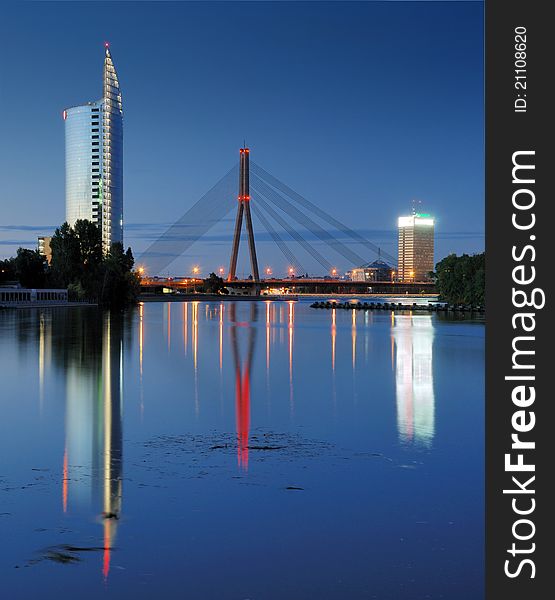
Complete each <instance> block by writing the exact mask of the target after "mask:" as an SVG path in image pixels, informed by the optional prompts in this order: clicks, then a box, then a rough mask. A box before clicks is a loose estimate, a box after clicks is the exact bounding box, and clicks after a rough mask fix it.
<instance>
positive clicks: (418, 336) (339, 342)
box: [140, 300, 435, 469]
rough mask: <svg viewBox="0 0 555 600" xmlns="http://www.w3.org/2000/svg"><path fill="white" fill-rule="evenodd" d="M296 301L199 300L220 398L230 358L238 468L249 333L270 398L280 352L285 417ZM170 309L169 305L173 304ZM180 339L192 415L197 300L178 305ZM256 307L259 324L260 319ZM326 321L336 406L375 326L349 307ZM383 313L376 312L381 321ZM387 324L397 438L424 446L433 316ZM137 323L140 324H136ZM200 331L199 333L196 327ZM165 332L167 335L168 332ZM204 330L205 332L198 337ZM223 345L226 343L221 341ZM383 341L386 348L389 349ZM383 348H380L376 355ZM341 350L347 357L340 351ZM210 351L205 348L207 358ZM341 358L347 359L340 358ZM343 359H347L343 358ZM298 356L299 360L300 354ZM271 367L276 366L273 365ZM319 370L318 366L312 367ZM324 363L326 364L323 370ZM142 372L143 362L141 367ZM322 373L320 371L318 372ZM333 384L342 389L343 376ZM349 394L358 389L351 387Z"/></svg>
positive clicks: (430, 428) (396, 318)
mask: <svg viewBox="0 0 555 600" xmlns="http://www.w3.org/2000/svg"><path fill="white" fill-rule="evenodd" d="M299 306H302V305H298V303H295V302H293V301H291V302H282V301H280V302H275V301H274V302H272V301H269V300H268V301H265V302H262V303H259V302H240V303H234V302H219V303H205V304H204V309H203V310H202V315H203V319H205V320H207V321H217V366H218V369H219V372H220V386H221V397H222V398H223V397H224V395H225V380H224V378H223V373H224V357H225V356H226V355H227V354H226V347H227V348H229V351H230V355H231V358H232V361H233V377H234V389H235V414H236V428H237V454H238V463H239V466H240V467H241V468H242V469H246V468H247V466H248V436H249V428H250V421H251V417H250V414H251V402H252V401H253V399H252V398H251V394H252V386H251V373H252V371H253V360H254V355H255V347H256V343H255V342H256V338H257V336H258V335H262V336H263V338H264V343H265V344H264V345H265V348H264V354H265V356H264V362H265V372H266V389H267V393H268V395H269V380H270V365H271V364H272V357H271V355H272V349H273V347H274V344H276V343H279V345H280V346H281V347H282V348H284V349H286V353H285V356H284V358H285V357H286V358H287V369H288V384H289V390H288V391H289V410H290V414H291V416H293V415H294V409H295V390H294V373H295V311H296V307H299ZM174 308H175V307H174ZM165 310H166V313H165V314H166V321H165V322H164V325H163V326H164V329H166V330H167V327H168V322H169V319H170V313H169V311H167V309H165ZM182 311H183V323H182V329H183V344H184V353H185V356H186V355H187V352H188V348H189V346H190V347H191V349H192V354H193V356H192V363H193V372H194V389H195V413H196V414H197V415H198V413H199V410H200V407H199V404H198V402H199V399H198V377H199V360H200V356H199V318H200V316H199V302H196V301H195V302H183V308H182ZM259 311H262V322H261V323H258V321H259V314H258V313H259ZM326 314H327V315H329V318H330V326H329V329H328V331H329V336H330V355H331V356H330V359H328V360H330V363H327V364H328V365H330V366H331V376H332V386H331V392H332V396H333V404H334V406H336V401H335V395H336V391H337V390H336V378H337V376H341V371H339V372H338V373H336V371H337V369H345V368H346V367H347V365H348V368H349V370H351V371H352V373H353V380H352V381H353V383H352V385H353V386H356V379H355V377H354V375H355V373H356V371H357V370H358V369H360V368H363V367H362V363H363V362H364V363H365V364H366V363H367V362H368V360H371V354H372V350H371V345H372V338H373V336H372V330H373V327H374V325H375V324H376V316H375V315H374V314H372V313H369V312H365V313H364V314H362V313H358V312H357V311H356V310H354V309H353V310H352V311H350V312H349V313H346V312H344V311H337V310H336V309H331V310H330V311H329V312H328V313H326ZM383 316H384V315H380V320H381V319H382V317H383ZM387 318H388V319H389V320H390V321H389V325H390V328H391V335H390V339H391V343H390V345H389V344H388V347H387V349H386V351H387V354H389V353H391V364H392V368H393V369H394V377H395V398H396V413H397V430H398V437H399V440H400V441H401V442H402V443H407V444H408V443H415V444H419V445H422V446H430V445H431V443H432V441H433V438H434V434H435V425H434V423H435V398H434V386H433V358H432V357H433V339H434V325H433V322H434V318H435V317H434V316H432V315H414V314H410V315H396V314H395V313H394V312H391V313H390V316H388V317H387ZM140 327H142V325H140ZM202 329H203V328H202ZM203 331H206V330H204V329H203ZM167 335H168V337H169V334H167ZM205 335H206V334H205ZM228 344H229V345H228ZM347 344H348V350H347V347H346V345H347ZM389 346H390V347H389ZM340 349H341V350H340ZM381 351H382V350H380V352H381ZM347 352H348V354H347ZM361 352H362V354H360V356H358V355H357V353H361ZM210 356H211V354H210V353H209V357H208V358H209V360H212V359H211V358H210ZM347 357H348V358H347ZM345 359H346V360H345ZM300 360H303V358H302V357H301V358H300ZM272 366H273V367H274V371H275V370H276V369H279V368H280V365H279V364H278V363H276V364H275V365H272ZM318 368H319V369H320V370H321V369H322V364H321V363H319V364H318ZM326 368H329V367H326ZM141 372H142V366H141ZM321 375H323V372H321ZM338 389H342V390H345V389H346V388H345V381H344V380H342V383H341V386H340V388H338ZM353 393H354V394H355V395H356V396H360V393H357V392H356V389H353Z"/></svg>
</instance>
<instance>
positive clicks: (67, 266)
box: [50, 220, 139, 306]
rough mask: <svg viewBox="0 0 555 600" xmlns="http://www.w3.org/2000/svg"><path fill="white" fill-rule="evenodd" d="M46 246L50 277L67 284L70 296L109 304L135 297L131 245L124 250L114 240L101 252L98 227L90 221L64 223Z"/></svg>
mask: <svg viewBox="0 0 555 600" xmlns="http://www.w3.org/2000/svg"><path fill="white" fill-rule="evenodd" d="M50 246H51V248H52V261H51V265H50V267H51V269H50V277H51V280H52V281H53V282H56V284H57V285H59V286H62V287H67V288H68V289H69V291H70V292H71V294H72V296H75V297H77V298H79V299H87V300H92V301H96V302H99V303H100V304H105V305H111V306H125V305H127V304H129V303H131V302H134V301H135V300H136V298H137V295H138V292H139V278H138V276H137V275H136V274H135V273H134V272H133V265H134V263H135V260H134V258H133V253H132V252H131V248H128V249H127V251H126V252H124V251H123V245H122V244H121V243H119V242H118V243H114V244H112V247H111V248H110V251H109V252H108V253H107V254H106V255H104V254H103V252H102V235H101V232H100V229H99V228H98V227H97V226H96V225H95V224H94V223H92V222H91V221H87V220H78V221H76V222H75V225H74V226H73V227H70V226H69V225H68V224H67V223H64V224H63V225H62V226H61V227H60V228H58V229H56V232H55V233H54V236H53V237H52V242H51V244H50Z"/></svg>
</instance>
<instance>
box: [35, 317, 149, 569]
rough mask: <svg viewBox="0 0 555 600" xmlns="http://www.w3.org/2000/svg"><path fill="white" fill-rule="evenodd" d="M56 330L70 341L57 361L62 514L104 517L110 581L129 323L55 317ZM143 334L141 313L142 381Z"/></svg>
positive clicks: (118, 511)
mask: <svg viewBox="0 0 555 600" xmlns="http://www.w3.org/2000/svg"><path fill="white" fill-rule="evenodd" d="M60 317H61V318H60ZM51 325H52V329H53V331H54V335H55V336H66V338H65V339H66V340H68V342H67V343H66V344H64V345H63V346H59V348H58V351H57V352H56V355H55V356H56V363H57V366H58V367H61V368H63V370H64V372H65V374H66V375H65V388H66V411H65V413H66V414H65V444H64V452H63V459H62V472H63V477H62V490H61V495H62V509H63V512H64V513H71V511H72V510H76V511H79V510H86V511H89V510H90V509H91V508H93V510H95V512H96V513H97V514H98V515H99V517H98V518H99V521H100V522H101V523H102V527H103V530H104V531H103V563H102V572H103V575H104V577H105V578H107V577H108V573H109V570H110V558H111V551H112V548H113V546H114V543H115V538H116V533H117V527H118V520H119V518H120V515H121V510H122V496H123V487H122V469H123V444H122V399H123V393H122V392H123V337H124V334H123V332H124V319H123V317H122V315H119V314H114V313H104V314H102V316H101V318H99V319H83V318H82V316H81V315H77V314H76V313H73V314H71V313H69V314H64V315H62V314H59V313H58V314H57V313H53V314H52V321H51ZM142 328H143V325H142V310H140V311H139V332H140V335H139V347H140V357H141V375H142V334H143V332H142ZM42 331H43V329H42V328H41V329H40V335H41V337H42ZM39 347H40V345H39Z"/></svg>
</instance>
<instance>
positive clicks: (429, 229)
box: [397, 213, 434, 282]
mask: <svg viewBox="0 0 555 600" xmlns="http://www.w3.org/2000/svg"><path fill="white" fill-rule="evenodd" d="M433 270H434V219H433V218H432V217H431V216H430V215H427V214H421V213H415V214H412V215H411V216H410V217H399V261H398V271H397V279H399V280H400V281H405V282H411V281H428V280H429V279H430V272H431V271H433Z"/></svg>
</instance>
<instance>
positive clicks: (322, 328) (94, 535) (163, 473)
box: [0, 300, 483, 600]
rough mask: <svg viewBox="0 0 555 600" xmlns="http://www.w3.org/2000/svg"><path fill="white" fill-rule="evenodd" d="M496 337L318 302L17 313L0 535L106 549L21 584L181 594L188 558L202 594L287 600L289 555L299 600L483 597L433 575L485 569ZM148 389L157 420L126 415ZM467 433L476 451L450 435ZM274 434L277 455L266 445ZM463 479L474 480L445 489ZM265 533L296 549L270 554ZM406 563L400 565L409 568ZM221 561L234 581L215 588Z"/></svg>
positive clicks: (7, 321) (448, 577) (10, 321)
mask: <svg viewBox="0 0 555 600" xmlns="http://www.w3.org/2000/svg"><path fill="white" fill-rule="evenodd" d="M257 313H258V314H257ZM481 331H482V328H481V327H476V326H475V325H471V324H468V323H446V322H443V320H442V317H441V316H438V315H426V316H419V315H410V314H409V313H401V314H394V313H391V312H385V311H375V312H371V311H367V312H363V311H353V310H341V309H333V310H330V311H315V310H313V309H311V308H310V306H309V303H308V302H303V301H300V302H298V303H289V302H277V301H273V302H272V301H270V300H266V301H262V302H258V303H252V302H249V301H238V302H229V301H225V302H195V303H193V302H184V303H183V304H179V303H176V302H174V304H173V305H172V306H171V308H168V307H167V306H165V305H164V304H163V303H151V304H144V305H139V306H138V308H137V310H135V311H134V313H132V314H130V315H129V317H127V316H125V315H124V316H122V315H118V314H108V313H103V312H102V311H100V310H97V309H94V308H91V309H86V308H75V309H73V308H72V309H48V310H43V311H40V310H34V311H23V310H22V311H18V312H17V314H16V313H12V312H4V313H0V350H1V351H2V356H3V360H4V361H5V364H6V365H9V366H8V368H6V369H5V371H6V373H5V376H4V379H3V385H4V386H5V389H6V392H7V393H5V394H4V396H5V397H6V398H7V399H6V400H4V398H3V401H4V405H3V406H4V407H5V409H6V410H5V419H4V424H5V428H4V430H3V431H2V435H0V448H1V450H2V455H3V456H7V457H9V459H10V460H8V461H6V462H7V467H4V468H7V469H10V470H9V471H7V472H6V471H4V470H3V471H2V475H3V476H5V477H7V479H8V482H7V484H6V485H7V486H9V488H10V491H6V492H5V498H6V499H7V500H8V501H11V503H12V506H7V507H6V508H2V512H4V511H6V512H4V514H5V515H6V514H7V512H8V511H9V512H10V513H11V515H10V516H9V517H8V516H5V517H3V518H2V519H0V525H2V526H3V527H5V528H6V529H7V535H6V536H5V539H7V540H13V541H14V542H17V547H15V548H14V547H13V544H12V543H11V542H10V544H4V547H3V551H0V555H1V557H2V560H0V562H4V563H5V564H8V563H9V564H10V565H11V564H17V563H19V564H23V563H22V561H23V560H27V559H28V558H31V559H33V560H34V557H35V554H34V553H35V552H36V551H41V552H42V550H41V549H43V548H45V547H46V545H47V544H48V545H49V546H50V544H56V547H58V546H59V545H61V543H63V542H67V543H70V544H72V546H73V545H74V546H75V547H77V548H84V551H85V550H98V553H95V552H90V553H88V554H86V555H83V557H82V562H81V564H80V565H76V566H75V568H72V567H68V568H65V567H59V565H52V566H50V563H46V562H44V561H43V560H41V561H40V564H39V563H35V564H36V565H37V566H36V567H33V569H31V568H29V570H26V571H24V570H23V569H21V570H19V569H13V568H11V567H10V568H9V569H7V570H6V576H7V577H11V579H8V580H7V583H6V579H5V577H4V574H3V576H2V580H3V585H4V589H6V590H7V594H8V596H10V597H13V596H14V593H15V592H12V590H16V589H17V586H18V585H24V586H26V589H25V590H24V591H23V592H22V594H21V596H22V597H23V596H24V597H29V598H34V597H41V598H42V597H44V598H47V597H48V598H51V597H54V596H55V593H57V592H58V590H57V589H56V590H55V589H53V587H52V588H51V589H50V590H47V593H46V594H45V593H43V589H42V588H43V587H44V588H46V587H47V585H48V583H49V582H51V581H52V579H51V577H52V575H50V573H51V572H52V573H54V570H56V571H55V572H56V577H58V569H62V570H64V573H63V575H59V577H60V579H59V580H58V581H59V582H61V583H60V585H63V586H64V590H65V592H66V595H69V596H71V597H73V596H79V595H82V597H83V598H85V597H86V598H89V597H91V598H92V597H100V596H102V597H110V598H112V597H118V596H119V595H121V590H122V589H126V590H127V591H128V592H129V594H130V595H131V596H137V597H138V596H141V597H153V596H155V595H156V594H159V595H161V596H162V597H175V596H176V594H177V595H178V594H179V591H176V590H182V591H183V582H182V579H183V577H182V576H183V573H181V572H180V569H179V568H178V569H176V564H178V563H179V564H183V565H187V569H188V570H189V571H190V574H191V577H187V585H188V586H190V589H189V588H188V589H187V590H186V591H185V593H186V594H187V595H188V596H189V597H192V598H205V597H214V598H227V597H234V598H235V597H237V598H246V597H264V598H266V597H269V596H268V593H269V592H268V587H267V581H269V580H270V578H271V579H272V581H273V580H274V579H275V581H277V582H278V584H276V589H275V594H274V595H272V598H274V597H276V598H278V597H280V598H281V597H292V598H293V597H297V596H296V595H295V592H294V591H291V589H282V588H280V587H279V581H280V580H279V577H280V573H283V572H284V569H287V566H288V564H286V563H287V561H289V562H291V561H293V562H295V563H296V564H302V565H303V568H302V569H301V571H300V572H301V579H300V580H299V585H300V586H302V587H300V588H299V589H304V590H309V591H310V590H311V589H313V590H314V594H313V595H314V596H315V597H321V596H322V593H324V595H326V597H329V598H330V600H331V599H334V600H335V599H343V598H346V597H349V598H351V597H352V598H355V597H359V596H361V595H364V593H367V591H368V589H369V586H377V587H375V589H374V592H375V595H376V596H377V597H380V598H386V597H388V598H389V597H392V596H391V592H392V588H391V585H392V583H391V582H392V581H393V580H394V581H395V582H396V583H395V589H394V590H393V592H392V593H393V595H394V596H395V590H397V592H399V593H398V594H397V596H395V597H398V598H399V600H401V598H403V599H407V598H417V597H418V598H420V597H422V598H423V597H425V596H426V595H428V596H429V597H440V596H441V594H443V595H447V596H448V597H449V598H452V600H455V598H457V600H458V599H459V598H470V597H472V598H478V597H479V594H477V593H474V592H475V591H476V590H475V589H474V588H472V589H470V591H469V589H468V586H467V589H465V590H464V592H465V593H464V594H457V593H451V591H452V589H454V587H452V586H451V587H444V589H442V590H439V589H438V587H437V586H436V587H430V583H429V582H430V581H433V580H434V576H435V574H436V573H438V572H441V573H442V578H441V582H440V583H441V585H443V583H444V582H445V581H452V582H460V581H465V582H466V581H467V580H468V579H469V576H468V573H469V572H470V573H471V576H472V578H474V579H473V580H475V581H477V580H478V579H477V577H478V575H480V569H481V564H482V556H481V554H480V552H481V550H480V549H481V547H482V541H483V540H482V538H481V524H482V523H481V511H482V504H481V500H482V497H481V485H482V475H483V473H482V472H481V470H480V469H481V468H482V467H481V465H482V462H483V461H482V450H483V447H482V437H481V433H482V432H481V430H480V423H481V421H480V419H481V415H482V412H483V404H482V400H483V399H482V397H481V393H482V381H481V374H482V371H481V369H482V360H483V334H482V333H481ZM454 333H456V335H454ZM131 337H134V338H135V340H134V343H131V342H132V340H131ZM168 347H169V354H168V352H167V350H168ZM122 359H123V364H124V365H125V394H126V396H127V398H126V400H125V402H126V403H127V406H126V408H127V409H128V410H127V411H126V415H125V419H126V421H125V424H124V425H123V427H124V428H125V439H126V442H125V448H123V445H124V444H123V440H122V420H123V418H124V416H123V406H122V405H123V402H124V400H123V398H124V395H123V391H122V382H123V377H124V373H123V370H124V369H123V367H122ZM434 374H435V379H434ZM22 382H24V383H25V385H22ZM143 386H144V388H143ZM143 391H144V401H145V403H147V404H148V408H149V410H148V411H145V415H144V420H142V414H143V413H142V408H141V411H140V412H139V411H137V413H135V411H134V410H129V408H130V406H131V407H134V406H135V402H137V408H138V407H139V401H140V406H141V407H142V404H143ZM463 391H464V393H465V396H468V398H466V397H465V401H464V402H462V401H461V397H460V396H459V395H460V394H462V392H463ZM436 398H437V401H438V403H439V402H440V401H441V399H442V398H443V399H444V401H443V404H442V405H441V406H443V409H442V410H441V411H439V410H437V411H436V410H435V409H434V402H435V399H436ZM445 399H449V400H451V399H453V400H456V402H454V403H452V404H451V403H449V406H447V403H446V402H445ZM39 400H40V402H41V404H39ZM129 402H131V405H130V404H129ZM199 403H200V406H199ZM438 405H439V404H438ZM28 407H31V411H28ZM293 407H294V411H293ZM199 408H200V409H201V410H199ZM39 409H40V410H39ZM26 411H27V412H26ZM28 412H29V413H30V414H27V413H28ZM436 419H437V424H436ZM64 424H65V426H64ZM461 430H463V431H464V432H465V436H466V437H465V440H464V441H465V444H466V445H465V447H466V448H467V450H468V451H467V452H465V455H464V457H462V455H461V453H460V452H459V451H458V446H457V445H453V443H452V440H453V439H458V438H457V436H460V431H461ZM436 431H437V432H440V431H441V435H437V434H436ZM266 435H269V436H271V437H269V438H266V437H264V436H266ZM276 436H277V437H276ZM269 439H276V440H277V439H279V440H280V443H279V444H277V447H278V448H279V451H276V452H270V451H266V450H273V448H267V447H263V446H260V445H259V440H269ZM22 440H24V443H22ZM214 442H215V443H214ZM281 442H283V443H281ZM423 448H424V449H427V448H430V450H429V451H428V450H426V451H425V452H423V451H422V449H423ZM262 450H264V451H262ZM124 454H125V461H126V463H125V467H123V463H122V461H123V458H124ZM370 456H376V457H380V456H383V457H387V458H388V459H390V460H374V459H372V460H370V459H369V457H370ZM463 458H464V461H463ZM412 459H414V460H412ZM413 465H414V470H412V471H407V470H405V469H400V468H396V467H398V466H413ZM35 467H36V468H37V469H36V470H35ZM31 468H33V471H32V472H31V471H30V470H29V469H31ZM454 468H456V469H457V472H461V473H464V477H462V478H456V479H455V480H454V479H453V478H451V479H450V478H449V474H450V473H452V471H453V469H454ZM39 469H40V471H41V472H40V473H39ZM43 470H44V472H42V471H43ZM123 470H125V477H126V480H125V483H123V479H122V478H123ZM238 471H239V472H238ZM5 473H6V475H4V474H5ZM29 473H31V474H29ZM31 477H32V478H33V479H32V480H31V479H30V478H31ZM12 480H13V483H14V485H12ZM446 481H448V482H449V485H445V482H446ZM20 482H21V484H22V486H21V489H20V486H19V483H20ZM28 482H31V483H32V484H34V485H33V487H32V488H29V489H28V490H27V491H26V489H24V486H26V485H27V484H28ZM35 482H36V483H35ZM290 486H291V487H290ZM297 486H299V487H300V488H302V489H303V490H306V491H305V492H304V493H302V492H300V491H293V490H298V488H297ZM376 489H379V490H380V494H378V495H376ZM430 490H431V491H430ZM476 490H478V491H479V492H480V493H477V492H476ZM123 492H125V502H124V503H123ZM2 493H4V492H3V491H2ZM52 494H54V495H52ZM407 502H408V504H407ZM409 505H410V506H409ZM369 506H370V507H371V509H372V510H368V507H369ZM407 506H409V508H410V510H406V507H407ZM160 507H161V508H160ZM330 514H333V515H334V519H332V520H329V518H328V517H329V515H330ZM461 514H463V515H464V516H465V518H464V520H463V521H461V520H460V515H461ZM276 515H277V517H276ZM0 516H1V515H0ZM124 517H125V519H124ZM326 519H328V520H327V521H326ZM322 522H326V523H327V526H326V531H325V538H326V540H327V541H326V544H325V546H326V553H325V554H326V557H324V558H323V559H322V561H321V560H320V558H319V556H320V555H319V554H318V553H319V552H321V547H322V543H321V542H322V538H321V536H320V537H319V536H316V538H315V537H314V536H313V535H312V534H313V533H314V531H320V530H321V524H322ZM352 523H358V524H359V525H360V526H357V527H355V528H352ZM424 523H426V524H427V525H426V526H424V525H423V524H424ZM442 523H443V525H442ZM448 523H449V526H447V524H448ZM10 527H11V529H10ZM3 531H4V530H3ZM345 531H348V532H349V536H347V537H346V536H345ZM16 533H17V534H18V535H16ZM10 536H11V537H10ZM369 536H370V537H371V538H372V539H373V540H375V542H376V543H375V544H373V545H370V546H369V545H368V539H369ZM269 539H271V540H274V541H275V544H274V546H275V547H277V548H288V553H287V557H285V558H283V557H281V555H280V554H279V553H278V554H275V553H273V554H272V552H270V553H268V552H267V548H266V546H265V544H266V542H265V540H269ZM139 540H140V543H138V541H139ZM184 540H186V541H187V543H184ZM399 540H402V543H400V542H399ZM327 542H329V543H327ZM230 544H231V546H233V551H232V552H230V547H231V546H230ZM115 545H117V547H118V554H117V555H115V554H113V552H114V546H115ZM378 547H379V548H380V551H379V552H376V551H375V548H378ZM62 548H63V545H62ZM437 548H442V549H444V550H445V551H442V552H437ZM468 548H472V549H475V550H476V551H475V552H468ZM382 550H383V551H382ZM2 552H3V554H2ZM330 553H331V554H330ZM116 556H117V557H118V559H119V560H121V565H122V568H121V569H119V568H117V567H116V565H115V564H114V560H115V557H116ZM307 556H308V557H309V559H310V560H308V561H307V560H306V557H307ZM345 556H348V557H349V560H348V567H345V564H346V563H345V560H344V559H345ZM391 556H395V557H396V564H397V565H398V566H399V565H400V567H399V568H397V567H396V568H395V572H393V574H391V573H392V571H391V562H390V560H391V559H390V557H391ZM446 556H448V558H449V560H447V559H446V558H445V557H446ZM15 557H17V561H16V560H15ZM313 557H317V560H314V561H313ZM12 558H13V561H12ZM8 559H9V560H8ZM119 560H118V562H119ZM283 560H285V562H283ZM176 561H177V562H176ZM303 561H305V562H304V563H303ZM369 564H370V565H373V571H372V572H371V573H369V572H368V565H369ZM245 565H248V568H246V567H245ZM402 565H406V568H403V567H402ZM123 567H125V568H123ZM50 569H52V571H50ZM214 569H217V570H219V572H222V573H224V575H229V574H230V573H232V574H233V573H235V575H236V576H235V575H232V576H231V577H227V576H226V577H223V578H219V579H217V578H216V579H214V578H213V577H211V575H212V574H213V571H214ZM345 569H347V571H348V572H347V571H346V570H345ZM25 572H27V573H29V574H30V575H29V576H28V577H25V575H23V573H25ZM60 573H61V571H60ZM472 573H474V575H472ZM383 574H385V575H383ZM415 574H417V575H418V577H415ZM444 574H445V576H444ZM476 574H478V575H476ZM61 578H63V579H61ZM322 578H323V579H322ZM347 578H350V579H349V581H352V588H346V587H345V585H344V584H343V583H342V584H341V586H336V587H335V588H334V587H333V585H334V582H337V581H342V582H344V581H347ZM106 580H108V582H107V584H106V585H105V581H106ZM207 581H208V582H209V585H210V586H211V589H207V583H206V582H207ZM397 583H398V584H399V585H397ZM401 584H402V585H403V586H406V587H405V589H406V590H407V592H406V593H401V592H400V591H399V590H401ZM438 585H439V584H438ZM449 585H450V584H449ZM465 585H466V584H465ZM330 586H331V587H330ZM57 587H58V586H57ZM324 589H325V590H326V592H322V591H321V590H324ZM328 592H329V593H328ZM359 592H360V593H359ZM440 592H441V593H440ZM299 593H300V594H301V595H302V592H299ZM270 595H271V594H270Z"/></svg>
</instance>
